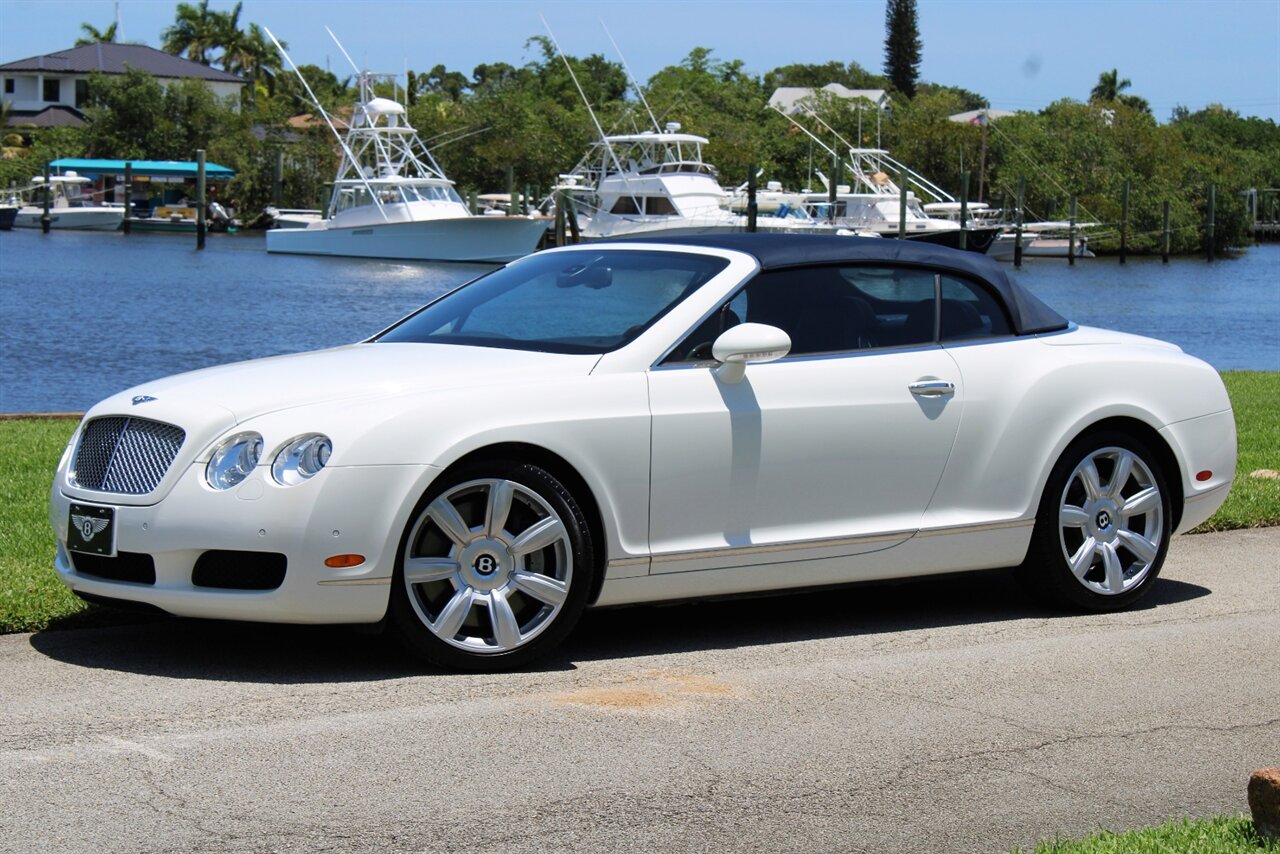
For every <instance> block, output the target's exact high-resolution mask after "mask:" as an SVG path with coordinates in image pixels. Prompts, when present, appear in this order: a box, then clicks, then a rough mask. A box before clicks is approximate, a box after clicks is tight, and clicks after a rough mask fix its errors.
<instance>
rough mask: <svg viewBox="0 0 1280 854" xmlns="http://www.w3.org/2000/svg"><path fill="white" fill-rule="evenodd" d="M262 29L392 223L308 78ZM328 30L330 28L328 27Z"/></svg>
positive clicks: (366, 187)
mask: <svg viewBox="0 0 1280 854" xmlns="http://www.w3.org/2000/svg"><path fill="white" fill-rule="evenodd" d="M262 29H263V31H264V32H265V33H266V34H267V38H269V39H271V43H272V44H273V45H275V46H276V50H278V51H280V55H281V56H283V57H284V58H285V60H286V61H287V62H288V63H289V68H291V69H292V70H293V73H294V74H295V75H296V76H297V78H298V81H299V82H300V83H302V88H303V89H305V90H306V91H307V97H308V98H310V99H311V103H312V105H313V106H315V108H316V111H317V112H319V113H320V118H322V119H324V123H325V124H326V125H328V126H329V130H331V131H333V136H334V138H335V139H337V140H338V145H339V146H341V147H342V153H343V154H345V155H347V159H348V160H349V161H350V162H351V165H352V166H355V167H356V174H357V175H359V176H360V183H361V184H364V188H365V190H367V191H368V193H369V197H370V198H371V199H373V203H374V204H375V205H377V206H378V213H380V214H382V218H383V219H384V220H385V221H387V222H390V221H391V219H390V217H388V216H387V212H386V211H385V210H383V209H382V200H381V199H379V198H378V194H377V193H375V192H374V190H373V187H371V186H370V185H369V179H368V178H366V177H365V174H364V170H363V169H361V168H360V161H358V160H356V157H355V155H354V154H352V153H351V149H350V148H348V147H347V141H346V140H345V139H343V138H342V134H340V133H338V129H337V128H336V127H334V124H333V119H331V118H329V114H328V113H327V112H325V109H324V105H323V104H321V103H320V99H319V98H317V97H316V93H315V92H312V91H311V84H310V83H308V82H307V78H305V77H303V76H302V72H301V71H299V70H298V66H297V64H296V63H295V62H294V61H293V57H291V56H289V52H288V51H286V50H285V49H284V46H283V45H281V44H280V40H279V39H277V38H276V37H275V33H273V32H271V30H270V29H268V28H267V27H263V28H262ZM326 29H328V28H327V27H326ZM345 52H346V51H343V53H345ZM347 59H348V60H350V59H351V57H347ZM336 195H337V194H336V193H335V198H336Z"/></svg>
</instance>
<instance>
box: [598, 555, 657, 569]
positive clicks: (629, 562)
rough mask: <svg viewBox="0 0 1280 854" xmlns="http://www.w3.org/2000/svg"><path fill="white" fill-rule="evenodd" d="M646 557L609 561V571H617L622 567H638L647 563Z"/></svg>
mask: <svg viewBox="0 0 1280 854" xmlns="http://www.w3.org/2000/svg"><path fill="white" fill-rule="evenodd" d="M648 562H649V558H648V557H620V558H615V559H614V560H611V561H609V567H608V568H609V569H619V568H621V567H624V566H638V565H640V564H642V563H648Z"/></svg>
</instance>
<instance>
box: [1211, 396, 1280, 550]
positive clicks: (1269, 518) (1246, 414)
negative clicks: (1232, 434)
mask: <svg viewBox="0 0 1280 854" xmlns="http://www.w3.org/2000/svg"><path fill="white" fill-rule="evenodd" d="M1222 379H1223V381H1224V382H1226V384H1227V392H1228V393H1229V394H1230V395H1231V408H1232V409H1234V410H1235V413H1236V434H1237V436H1236V441H1237V442H1238V446H1239V450H1238V453H1239V456H1238V458H1237V460H1236V480H1235V483H1233V484H1232V485H1231V494H1230V495H1229V496H1227V500H1226V503H1225V504H1223V505H1222V506H1221V507H1219V508H1218V512H1217V513H1214V514H1213V516H1212V518H1210V519H1209V521H1207V522H1205V523H1204V524H1203V525H1201V526H1200V527H1199V528H1197V529H1196V530H1198V531H1226V530H1230V529H1232V528H1257V527H1261V526H1264V525H1280V480H1274V479H1272V480H1269V479H1265V478H1257V477H1250V476H1249V473H1250V472H1255V471H1258V470H1259V469H1271V470H1272V471H1280V371H1224V372H1223V374H1222Z"/></svg>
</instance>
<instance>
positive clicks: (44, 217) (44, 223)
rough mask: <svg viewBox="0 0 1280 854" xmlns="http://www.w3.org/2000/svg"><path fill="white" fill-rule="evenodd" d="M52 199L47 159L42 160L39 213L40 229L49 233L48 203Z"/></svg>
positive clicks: (51, 221) (50, 218)
mask: <svg viewBox="0 0 1280 854" xmlns="http://www.w3.org/2000/svg"><path fill="white" fill-rule="evenodd" d="M51 201H53V185H52V184H51V183H50V181H49V161H48V160H46V161H45V162H44V213H42V214H40V230H41V231H43V232H44V233H45V234H48V233H49V226H50V225H51V224H52V223H53V218H52V217H51V216H49V203H50V202H51Z"/></svg>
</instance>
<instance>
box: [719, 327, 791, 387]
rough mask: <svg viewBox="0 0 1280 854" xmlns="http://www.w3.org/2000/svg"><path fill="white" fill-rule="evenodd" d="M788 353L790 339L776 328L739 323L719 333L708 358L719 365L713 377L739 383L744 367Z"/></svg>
mask: <svg viewBox="0 0 1280 854" xmlns="http://www.w3.org/2000/svg"><path fill="white" fill-rule="evenodd" d="M790 352H791V336H789V335H787V333H785V332H783V331H782V330H781V329H779V328H778V327H776V326H768V325H767V324H764V323H740V324H738V325H737V326H735V327H733V328H732V329H726V330H725V331H724V332H722V333H720V337H719V338H717V339H716V340H715V343H714V344H712V345H711V355H712V357H713V358H715V360H716V361H717V362H719V363H720V364H719V365H718V366H717V367H716V368H715V374H716V376H717V377H719V378H720V380H721V381H722V382H725V383H729V384H733V383H739V382H742V378H743V376H745V375H746V371H747V365H749V364H751V363H753V362H772V361H774V360H776V359H781V358H782V357H783V356H785V355H787V353H790Z"/></svg>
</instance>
